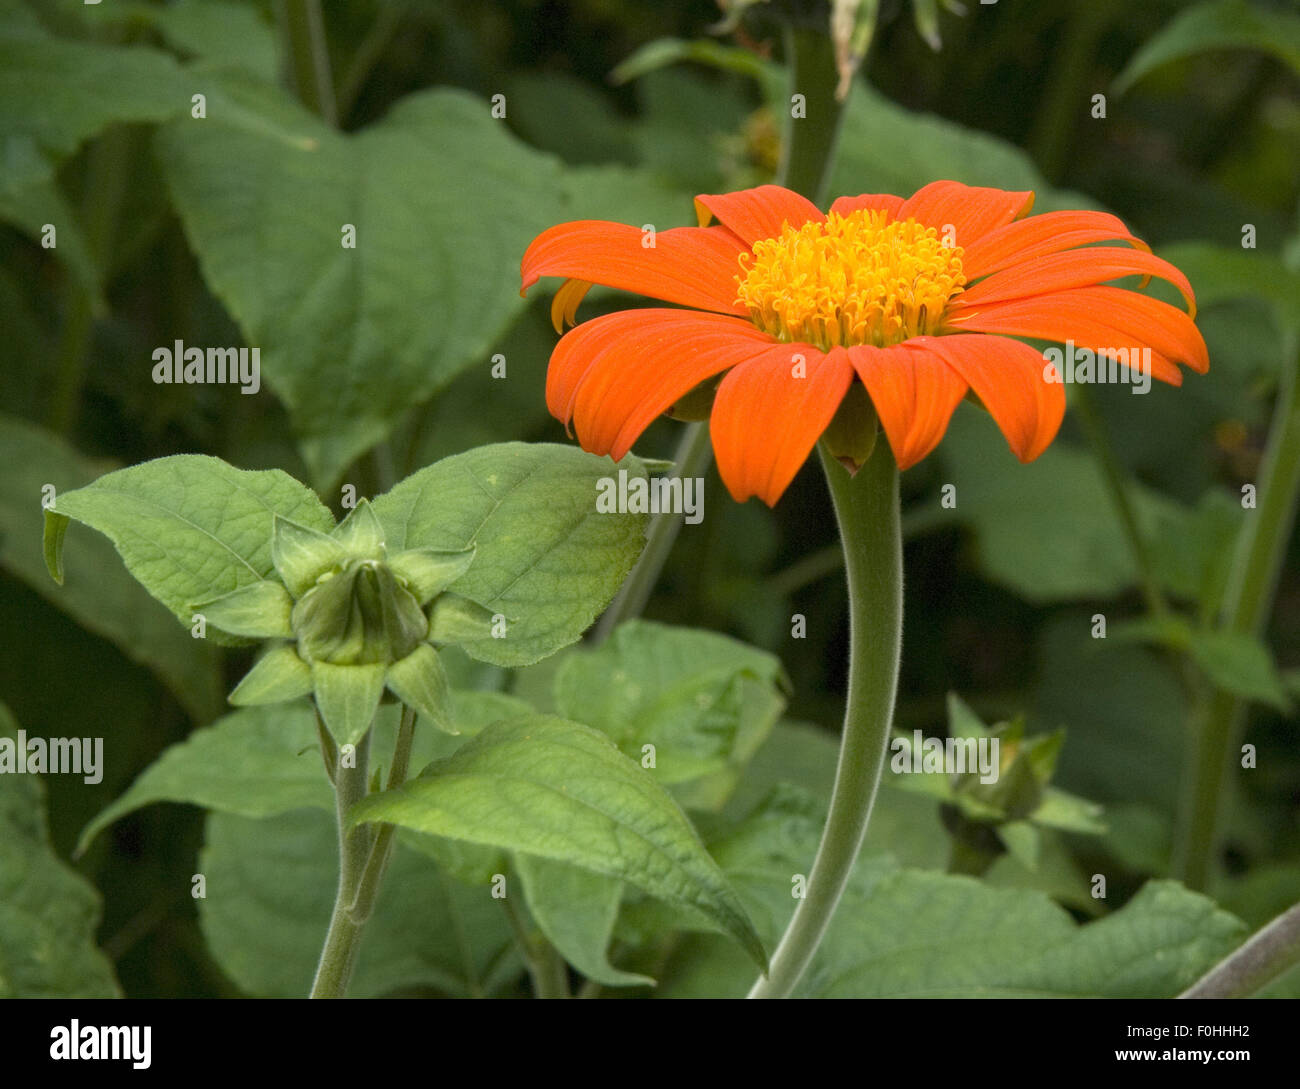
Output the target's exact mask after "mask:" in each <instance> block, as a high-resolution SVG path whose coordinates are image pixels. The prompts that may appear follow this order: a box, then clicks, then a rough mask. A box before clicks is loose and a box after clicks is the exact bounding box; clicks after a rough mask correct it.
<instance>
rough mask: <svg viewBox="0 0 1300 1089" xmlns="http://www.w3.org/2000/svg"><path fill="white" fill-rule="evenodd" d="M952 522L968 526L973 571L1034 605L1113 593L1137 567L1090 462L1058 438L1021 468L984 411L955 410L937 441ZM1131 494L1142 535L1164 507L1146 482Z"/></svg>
mask: <svg viewBox="0 0 1300 1089" xmlns="http://www.w3.org/2000/svg"><path fill="white" fill-rule="evenodd" d="M939 449H940V451H941V453H942V457H943V474H944V475H943V477H942V479H943V480H944V482H945V483H952V484H953V485H954V486H955V487H956V506H955V509H954V510H953V511H952V514H953V515H955V517H956V518H957V519H959V520H960V521H962V522H964V523H966V524H967V525H969V526H971V528H972V529H974V531H975V541H976V546H977V552H978V558H979V563H980V567H981V569H982V570H983V571H984V573H985V574H986V575H988V577H989V578H990V579H992V580H993V581H994V582H997V583H999V584H1001V585H1003V586H1005V587H1007V588H1009V589H1011V590H1013V591H1014V592H1015V593H1017V594H1018V595H1019V596H1021V597H1022V598H1024V599H1025V600H1026V601H1029V602H1031V603H1034V604H1045V603H1048V602H1054V601H1067V600H1071V599H1077V598H1094V597H1111V596H1115V595H1117V594H1119V593H1121V592H1123V591H1124V590H1125V589H1127V588H1128V587H1130V586H1132V585H1133V583H1134V582H1135V581H1136V578H1137V570H1136V568H1135V567H1134V564H1133V559H1132V549H1130V548H1129V547H1128V544H1127V541H1126V538H1125V536H1124V531H1123V527H1122V524H1121V523H1120V520H1119V516H1118V515H1117V514H1116V513H1115V507H1114V504H1113V503H1112V501H1111V497H1110V492H1109V490H1108V489H1107V486H1106V483H1105V481H1104V479H1103V477H1102V474H1101V471H1100V470H1099V469H1098V467H1097V464H1096V462H1095V461H1094V460H1093V459H1092V458H1091V457H1089V456H1088V455H1087V454H1086V453H1084V452H1083V451H1082V450H1079V449H1076V448H1073V447H1071V446H1070V445H1069V444H1068V443H1066V442H1063V441H1057V442H1056V443H1054V444H1053V445H1052V446H1051V447H1049V448H1048V449H1047V450H1046V451H1045V452H1044V453H1043V455H1042V456H1041V457H1039V458H1038V459H1037V460H1036V461H1034V462H1033V463H1032V464H1030V465H1021V464H1019V463H1018V462H1017V461H1016V459H1015V455H1013V454H1012V453H1011V451H1010V450H1008V449H1007V447H1006V442H1005V441H1004V440H1003V438H1002V436H1001V435H1000V434H999V433H998V429H997V427H996V426H994V424H993V421H992V420H991V419H990V418H989V417H988V416H987V414H984V413H981V412H980V411H979V410H977V409H975V408H974V406H971V405H964V406H959V408H958V410H957V412H956V414H955V415H954V416H953V419H952V423H951V424H950V425H949V428H948V433H947V435H945V436H944V440H943V444H942V445H941V446H940V448H939ZM1130 496H1131V499H1132V501H1133V504H1134V506H1135V508H1136V511H1137V516H1138V519H1139V521H1140V523H1141V524H1142V527H1143V530H1144V532H1145V533H1146V534H1147V535H1148V537H1149V536H1150V534H1151V532H1152V531H1153V529H1154V527H1155V524H1156V520H1157V519H1158V518H1159V517H1160V516H1161V515H1162V514H1165V513H1167V512H1168V511H1169V510H1170V509H1171V508H1172V507H1173V503H1172V501H1171V500H1168V499H1165V498H1164V497H1162V496H1160V495H1158V494H1156V493H1154V492H1152V491H1150V490H1149V489H1146V488H1141V487H1135V488H1133V489H1131V491H1130Z"/></svg>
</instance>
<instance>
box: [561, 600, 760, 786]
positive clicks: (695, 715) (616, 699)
mask: <svg viewBox="0 0 1300 1089" xmlns="http://www.w3.org/2000/svg"><path fill="white" fill-rule="evenodd" d="M783 681H784V674H783V672H782V669H781V663H780V661H779V660H778V659H777V658H776V657H774V656H773V655H771V654H768V653H766V652H764V651H760V650H755V649H754V648H752V647H747V646H745V644H743V643H740V642H737V641H736V640H734V639H729V638H727V637H726V636H722V635H716V634H714V633H712V632H706V631H693V630H691V629H687V628H672V627H669V626H667V625H665V624H655V623H651V622H649V621H644V620H634V621H629V622H628V623H626V624H623V625H621V626H620V627H619V628H618V630H617V631H615V633H614V635H613V637H612V638H611V639H609V640H608V641H607V642H606V643H604V644H603V645H602V646H600V647H598V648H596V649H594V650H579V651H576V652H575V653H573V654H571V655H569V656H568V657H567V658H566V659H565V660H564V662H563V664H562V665H561V666H560V668H559V672H558V673H557V675H556V678H555V708H556V711H557V712H558V713H559V714H560V715H563V716H565V717H567V718H571V719H577V720H580V721H582V722H584V723H586V724H587V725H588V726H594V727H596V729H598V730H601V731H603V732H604V733H606V734H608V735H609V737H610V739H611V740H612V741H613V742H614V743H615V744H616V745H617V746H618V747H619V749H620V750H621V751H622V752H623V753H624V754H625V755H627V756H629V757H631V758H632V759H633V760H636V761H638V762H642V763H644V761H645V760H646V759H647V754H646V752H645V746H647V745H651V746H653V747H654V749H653V751H654V771H655V775H656V777H657V778H658V779H659V781H660V782H661V783H663V784H664V785H665V786H679V787H680V786H681V785H682V784H686V783H690V782H692V781H695V782H694V783H693V785H692V788H688V789H687V790H686V791H685V792H684V793H682V792H679V791H677V792H675V793H676V794H677V796H678V798H679V800H681V801H682V802H683V804H688V805H689V804H691V803H692V802H695V803H696V804H701V805H704V806H708V805H710V804H711V803H716V804H721V802H722V801H724V800H725V798H726V796H727V795H728V794H730V793H731V790H732V788H733V787H734V785H735V781H736V779H737V777H738V776H739V774H740V771H741V769H742V768H743V767H744V765H745V764H746V763H747V762H748V761H749V759H750V757H752V756H753V754H754V751H755V750H756V749H757V748H758V746H759V745H761V744H762V742H763V740H764V739H765V738H766V737H767V735H768V733H769V732H770V731H771V729H772V727H773V726H774V725H775V723H776V720H777V718H778V717H779V716H780V713H781V710H782V708H783V707H784V705H785V701H784V700H783V699H782V698H781V695H780V693H779V692H778V691H777V687H778V685H779V684H781V683H782V682H783ZM705 776H710V777H712V780H713V781H712V782H703V783H701V782H698V780H700V779H701V778H702V777H705Z"/></svg>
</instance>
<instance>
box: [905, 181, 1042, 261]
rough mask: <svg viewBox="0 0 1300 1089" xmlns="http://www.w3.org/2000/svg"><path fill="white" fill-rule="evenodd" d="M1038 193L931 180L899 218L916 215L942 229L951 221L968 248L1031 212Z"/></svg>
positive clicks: (907, 203) (959, 240)
mask: <svg viewBox="0 0 1300 1089" xmlns="http://www.w3.org/2000/svg"><path fill="white" fill-rule="evenodd" d="M1033 204H1034V194H1033V193H1030V192H1023V193H1020V192H1011V191H1009V190H1006V189H983V188H980V187H978V186H972V185H962V183H961V182H955V181H937V182H931V183H930V184H929V185H927V186H925V187H924V188H922V189H918V190H917V191H916V192H915V193H914V194H912V196H910V197H908V198H907V200H905V201H904V202H903V206H902V208H900V209H899V210H898V218H899V219H907V218H909V217H910V218H912V219H915V220H916V221H917V222H918V223H923V224H925V225H926V226H927V227H935V228H937V229H938V230H939V231H941V232H942V231H943V229H944V228H945V227H946V226H948V225H949V224H951V225H952V227H953V229H954V231H955V232H956V237H955V239H954V244H955V245H958V246H961V247H963V248H965V247H966V246H969V245H971V244H972V243H974V242H975V241H977V240H978V239H980V238H983V237H984V236H985V235H986V234H988V233H989V232H990V231H993V230H996V229H997V228H998V227H1005V226H1006V225H1007V224H1008V223H1010V222H1011V221H1012V220H1015V219H1019V218H1020V217H1021V216H1024V215H1028V214H1029V209H1030V208H1032V207H1033Z"/></svg>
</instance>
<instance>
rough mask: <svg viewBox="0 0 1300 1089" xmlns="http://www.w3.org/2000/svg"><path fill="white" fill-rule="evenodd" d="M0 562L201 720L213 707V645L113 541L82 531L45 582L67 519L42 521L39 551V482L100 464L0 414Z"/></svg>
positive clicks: (59, 483)
mask: <svg viewBox="0 0 1300 1089" xmlns="http://www.w3.org/2000/svg"><path fill="white" fill-rule="evenodd" d="M0 465H5V466H7V470H6V471H5V472H4V473H3V474H0V567H3V568H4V570H5V571H7V572H9V573H11V574H13V575H14V576H16V577H17V578H19V579H21V580H22V581H23V582H24V583H26V584H27V585H28V586H30V587H31V588H32V589H33V590H35V591H36V592H37V593H39V594H40V595H41V596H42V597H43V598H45V599H46V600H47V601H49V602H50V603H51V604H52V605H54V606H55V607H56V608H58V609H61V610H62V611H63V612H65V613H66V614H67V615H69V616H70V617H72V618H73V620H75V621H76V622H77V623H78V624H80V625H81V626H82V627H84V628H86V629H87V630H88V631H91V632H94V633H95V634H96V635H98V636H100V637H102V638H104V639H107V640H109V641H110V642H111V643H113V645H114V646H116V647H117V648H118V649H119V650H120V651H121V652H122V653H123V654H125V655H126V656H127V657H128V658H131V659H133V660H134V661H137V662H139V663H141V664H142V665H144V666H145V667H147V668H148V669H150V670H152V671H153V673H154V675H155V676H157V677H158V678H159V679H160V680H161V681H162V682H163V683H164V684H166V685H167V687H168V688H169V689H170V690H171V691H172V693H173V694H174V695H175V696H176V698H177V699H178V700H179V701H180V702H181V705H182V706H183V707H184V708H185V709H186V711H187V712H188V713H189V714H190V716H191V717H192V718H193V719H195V720H196V721H198V722H207V721H209V720H210V719H211V718H213V717H214V716H215V715H217V714H219V713H220V711H221V705H222V698H221V697H222V688H221V685H222V681H221V677H220V675H219V673H218V668H217V665H218V663H217V655H216V652H215V651H214V649H213V647H212V644H211V643H210V642H208V641H205V640H203V639H191V638H189V636H188V635H187V634H186V633H185V632H183V631H181V630H179V629H178V628H177V627H176V621H175V620H174V619H173V618H172V617H171V616H170V615H169V614H168V612H167V610H166V609H164V608H163V607H162V606H161V605H159V604H158V602H157V601H155V600H154V599H153V598H152V597H150V596H149V594H148V592H147V591H146V590H145V589H144V587H142V586H141V585H140V584H139V583H138V582H136V581H135V579H133V578H132V577H131V575H130V574H129V573H128V572H127V571H126V570H125V569H124V568H123V567H122V564H121V563H120V562H119V561H118V559H117V556H116V555H114V552H113V546H112V545H111V544H109V542H108V541H106V540H104V539H103V538H100V537H90V536H88V535H86V539H85V540H78V541H77V555H78V559H77V562H76V564H74V566H73V570H72V571H71V572H70V573H69V575H68V578H67V579H66V581H65V582H64V585H63V586H57V585H56V584H55V583H53V582H51V581H50V577H49V571H48V569H47V560H48V561H51V562H53V563H55V564H57V561H58V557H59V555H60V554H61V551H62V545H63V534H64V533H65V531H66V529H67V519H64V518H58V517H55V518H52V519H48V520H47V526H46V528H47V534H46V537H45V541H44V547H45V553H44V555H43V554H42V544H41V538H40V531H41V502H42V498H43V496H42V489H43V488H45V487H46V486H47V485H48V486H50V487H54V488H70V489H71V488H77V487H79V486H81V485H83V484H88V483H90V482H91V481H92V480H94V479H95V478H96V477H97V476H98V475H99V474H100V473H101V472H102V471H103V469H104V466H103V465H97V464H94V463H92V462H90V461H89V460H87V459H85V458H82V457H81V456H80V455H79V454H77V452H76V451H75V450H73V449H72V448H71V447H70V446H68V445H66V444H65V443H63V442H62V441H60V440H59V439H57V438H55V437H54V436H52V435H50V434H48V433H47V432H44V431H42V430H41V429H39V428H37V427H34V426H32V425H31V424H28V423H24V422H22V421H20V420H15V419H12V418H9V417H3V416H0Z"/></svg>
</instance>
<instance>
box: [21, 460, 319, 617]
mask: <svg viewBox="0 0 1300 1089" xmlns="http://www.w3.org/2000/svg"><path fill="white" fill-rule="evenodd" d="M51 513H52V514H53V517H51ZM277 515H279V516H280V517H283V518H289V519H292V520H295V521H298V522H301V523H303V524H304V525H309V526H310V525H315V526H318V527H320V528H322V529H329V528H330V527H331V526H332V525H333V524H334V519H333V517H332V516H331V515H330V512H329V511H328V510H326V509H325V507H324V506H322V505H321V502H320V500H319V499H317V498H316V496H315V495H314V494H312V492H311V491H309V490H308V489H307V488H306V487H304V486H303V485H302V484H299V483H298V481H296V480H294V479H293V477H291V476H289V475H288V474H287V473H282V472H280V471H279V470H278V469H271V470H264V471H259V472H249V471H245V470H243V469H236V468H235V467H234V466H233V465H227V464H226V463H225V462H224V461H222V460H221V459H219V458H211V457H202V456H200V455H197V454H178V455H176V456H175V457H167V458H159V459H158V460H156V461H146V462H144V463H143V464H141V465H134V466H132V467H131V468H128V469H119V470H118V471H117V472H115V473H109V474H107V475H106V476H102V477H100V478H99V479H98V480H96V481H95V482H94V483H93V484H90V485H87V486H86V487H84V488H78V489H77V490H76V491H70V492H59V493H58V495H57V496H56V498H55V506H54V508H53V512H47V514H46V529H45V533H46V538H45V540H46V560H47V563H48V565H49V569H50V574H52V575H53V576H54V578H55V580H56V581H62V579H63V562H62V548H61V544H62V541H61V536H62V533H63V525H62V523H61V521H60V519H61V518H72V519H75V520H76V521H78V522H83V523H84V524H86V525H88V526H90V527H91V528H92V529H97V530H99V531H100V532H101V533H103V534H104V536H106V537H107V538H108V539H109V540H110V541H112V542H113V545H114V546H115V547H116V548H117V551H118V553H119V554H120V555H121V557H122V559H123V561H125V563H126V567H127V570H128V571H130V572H131V574H132V575H134V576H135V577H136V579H137V580H138V581H139V582H140V583H141V584H142V585H143V586H144V588H145V589H146V590H148V591H149V593H151V594H152V595H153V596H154V597H156V598H157V599H158V600H159V601H161V602H162V603H163V604H164V605H166V606H167V608H169V609H170V610H171V611H172V612H173V613H174V614H175V616H176V617H177V618H178V619H179V620H181V622H182V623H184V624H185V625H186V626H188V625H189V624H190V621H191V617H192V614H193V610H192V608H191V605H192V603H193V602H195V601H204V600H206V599H208V598H211V597H213V596H215V595H219V594H223V593H228V592H229V591H231V590H235V589H238V588H239V587H241V586H245V585H247V584H248V583H251V582H256V581H257V580H259V579H265V578H268V577H270V576H271V574H272V567H271V526H272V523H273V521H274V519H275V517H276V516H277ZM209 638H211V639H212V640H213V641H214V642H228V641H229V640H227V639H224V638H223V637H222V636H221V634H220V632H217V633H209Z"/></svg>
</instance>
